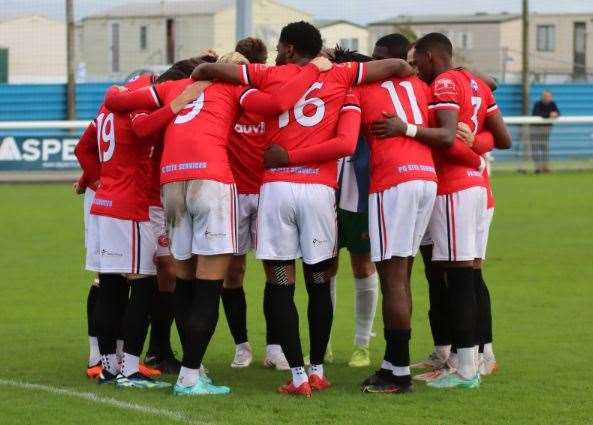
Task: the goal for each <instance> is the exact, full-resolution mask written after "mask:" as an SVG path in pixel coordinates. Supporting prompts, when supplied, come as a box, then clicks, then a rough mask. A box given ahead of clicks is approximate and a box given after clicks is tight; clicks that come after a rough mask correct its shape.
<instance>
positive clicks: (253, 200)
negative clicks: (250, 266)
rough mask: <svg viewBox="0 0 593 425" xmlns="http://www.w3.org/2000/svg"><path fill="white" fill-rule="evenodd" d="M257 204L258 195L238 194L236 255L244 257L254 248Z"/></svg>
mask: <svg viewBox="0 0 593 425" xmlns="http://www.w3.org/2000/svg"><path fill="white" fill-rule="evenodd" d="M258 204H259V195H258V194H253V193H239V222H238V226H239V229H238V233H239V245H238V249H237V255H245V254H247V253H248V252H249V251H250V250H252V249H254V248H255V241H256V235H255V230H256V229H257V206H258Z"/></svg>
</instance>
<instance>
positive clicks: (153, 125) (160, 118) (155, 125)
mask: <svg viewBox="0 0 593 425" xmlns="http://www.w3.org/2000/svg"><path fill="white" fill-rule="evenodd" d="M173 118H175V114H174V113H173V111H172V110H171V106H170V105H166V106H163V107H162V108H160V109H157V110H156V111H154V112H146V111H142V112H138V113H134V114H132V116H131V121H132V130H133V131H134V134H136V136H138V137H139V138H140V139H146V138H148V137H150V136H153V135H155V134H157V133H159V132H160V131H161V130H163V129H164V128H165V127H166V126H167V125H169V123H170V122H171V121H173Z"/></svg>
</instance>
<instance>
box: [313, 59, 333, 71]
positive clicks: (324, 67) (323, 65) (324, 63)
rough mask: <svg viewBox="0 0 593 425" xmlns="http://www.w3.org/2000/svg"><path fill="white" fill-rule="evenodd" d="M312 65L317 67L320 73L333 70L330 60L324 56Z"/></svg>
mask: <svg viewBox="0 0 593 425" xmlns="http://www.w3.org/2000/svg"><path fill="white" fill-rule="evenodd" d="M311 63H312V64H313V65H315V66H316V67H317V68H318V69H319V71H320V72H327V71H329V70H330V69H332V66H333V64H332V63H331V62H330V61H329V59H328V58H326V57H324V56H317V57H316V58H315V59H313V60H312V61H311Z"/></svg>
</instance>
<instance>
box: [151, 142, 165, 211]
mask: <svg viewBox="0 0 593 425" xmlns="http://www.w3.org/2000/svg"><path fill="white" fill-rule="evenodd" d="M163 147H164V143H163V139H162V138H160V139H159V140H158V141H157V143H155V144H154V145H153V148H152V151H151V152H150V189H149V191H148V205H150V206H151V207H162V206H163V204H162V202H161V160H162V158H163Z"/></svg>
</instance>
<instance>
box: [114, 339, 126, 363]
mask: <svg viewBox="0 0 593 425" xmlns="http://www.w3.org/2000/svg"><path fill="white" fill-rule="evenodd" d="M115 354H117V359H118V361H119V362H121V361H122V360H123V359H124V340H123V339H118V340H117V341H115Z"/></svg>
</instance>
